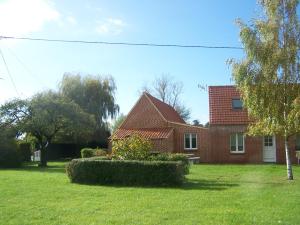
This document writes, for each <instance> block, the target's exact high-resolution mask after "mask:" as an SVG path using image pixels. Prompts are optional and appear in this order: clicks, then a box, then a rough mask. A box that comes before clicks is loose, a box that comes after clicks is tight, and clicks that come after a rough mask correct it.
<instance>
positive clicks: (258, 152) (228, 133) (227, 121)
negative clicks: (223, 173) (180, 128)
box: [206, 86, 300, 163]
mask: <svg viewBox="0 0 300 225" xmlns="http://www.w3.org/2000/svg"><path fill="white" fill-rule="evenodd" d="M208 92H209V122H210V135H211V142H212V144H211V149H210V157H209V158H208V159H206V160H207V161H211V162H222V163H261V162H276V163H285V151H284V140H283V138H281V137H277V136H265V137H259V136H258V137H250V136H246V135H245V131H246V128H247V125H248V123H249V119H248V115H247V111H246V110H245V109H244V108H243V106H242V102H241V100H240V94H239V92H238V91H237V89H236V88H235V87H234V86H210V87H209V91H208ZM289 146H290V150H291V156H292V161H293V163H296V162H297V159H296V152H295V150H296V148H299V147H300V138H299V137H292V138H291V139H290V142H289Z"/></svg>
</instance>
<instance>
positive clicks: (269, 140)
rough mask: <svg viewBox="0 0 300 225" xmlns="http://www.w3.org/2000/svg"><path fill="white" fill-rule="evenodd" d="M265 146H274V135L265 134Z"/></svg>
mask: <svg viewBox="0 0 300 225" xmlns="http://www.w3.org/2000/svg"><path fill="white" fill-rule="evenodd" d="M264 146H265V147H268V146H270V147H272V146H273V137H272V136H264Z"/></svg>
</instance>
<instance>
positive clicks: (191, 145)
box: [184, 133, 197, 150]
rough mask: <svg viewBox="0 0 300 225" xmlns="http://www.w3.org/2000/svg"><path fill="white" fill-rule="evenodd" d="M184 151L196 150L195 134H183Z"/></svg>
mask: <svg viewBox="0 0 300 225" xmlns="http://www.w3.org/2000/svg"><path fill="white" fill-rule="evenodd" d="M184 149H186V150H192V149H197V134H194V133H186V134H184Z"/></svg>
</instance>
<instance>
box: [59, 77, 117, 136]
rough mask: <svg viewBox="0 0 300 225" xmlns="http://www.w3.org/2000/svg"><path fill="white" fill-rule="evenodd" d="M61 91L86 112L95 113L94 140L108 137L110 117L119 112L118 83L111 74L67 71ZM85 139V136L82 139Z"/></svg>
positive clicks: (61, 84)
mask: <svg viewBox="0 0 300 225" xmlns="http://www.w3.org/2000/svg"><path fill="white" fill-rule="evenodd" d="M59 91H60V93H61V94H62V95H63V96H65V97H67V98H69V99H72V100H73V101H74V102H75V103H77V104H78V105H79V106H80V107H81V108H82V109H83V110H84V111H85V112H87V113H89V114H92V115H94V117H95V119H96V123H95V124H94V126H92V128H93V137H92V140H96V141H99V140H102V139H104V138H105V139H106V137H107V136H109V135H107V132H108V131H109V129H108V124H107V123H106V120H107V119H108V118H112V119H113V118H114V117H115V116H116V114H117V113H118V112H119V106H118V105H117V104H116V103H115V97H114V95H115V91H116V85H115V82H114V79H113V78H112V77H111V76H107V77H101V76H91V75H90V76H85V77H83V76H80V75H79V74H78V75H74V74H70V73H66V74H65V75H64V76H63V79H62V81H61V83H60V87H59ZM83 140H85V139H84V138H83V139H81V141H83Z"/></svg>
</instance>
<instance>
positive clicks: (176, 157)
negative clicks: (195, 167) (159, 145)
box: [148, 153, 190, 174]
mask: <svg viewBox="0 0 300 225" xmlns="http://www.w3.org/2000/svg"><path fill="white" fill-rule="evenodd" d="M148 160H150V161H180V162H182V164H183V167H184V173H185V174H188V173H189V168H190V163H189V160H188V157H187V156H186V155H185V154H181V153H175V154H174V153H159V154H155V155H151V156H149V158H148Z"/></svg>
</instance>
